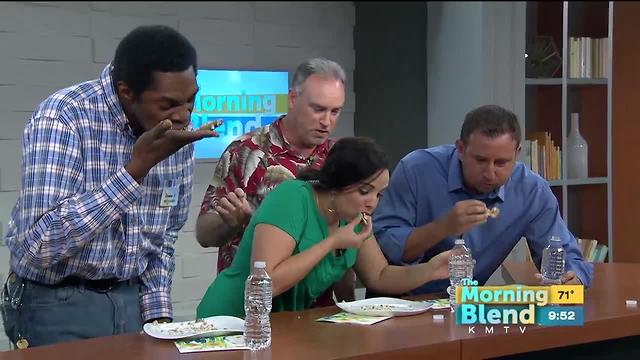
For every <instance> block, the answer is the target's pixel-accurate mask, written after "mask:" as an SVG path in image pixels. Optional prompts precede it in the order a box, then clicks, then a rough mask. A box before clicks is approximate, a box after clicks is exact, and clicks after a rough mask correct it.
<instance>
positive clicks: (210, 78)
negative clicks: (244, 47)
mask: <svg viewBox="0 0 640 360" xmlns="http://www.w3.org/2000/svg"><path fill="white" fill-rule="evenodd" d="M196 81H197V82H198V86H199V87H200V90H199V91H198V94H197V95H196V99H195V102H194V106H193V112H192V113H191V124H192V126H193V128H198V127H200V126H202V125H203V124H205V123H207V122H209V121H214V120H216V119H220V120H222V125H221V126H219V127H218V128H216V131H217V132H218V133H219V134H220V137H217V138H206V139H202V140H199V141H197V142H195V143H194V147H195V158H196V159H219V158H220V155H221V154H222V152H223V151H224V149H226V147H227V146H228V145H229V143H231V141H233V140H234V139H236V138H237V137H238V136H240V135H242V134H244V133H246V132H248V131H251V130H253V129H255V128H258V127H261V126H264V125H267V124H271V123H272V122H274V121H275V120H276V119H277V118H278V117H279V116H280V115H283V114H285V113H286V112H287V92H288V90H289V73H288V72H286V71H246V70H207V69H198V75H197V77H196Z"/></svg>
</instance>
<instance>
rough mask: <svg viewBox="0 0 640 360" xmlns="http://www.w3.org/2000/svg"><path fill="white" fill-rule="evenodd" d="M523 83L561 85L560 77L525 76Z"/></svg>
mask: <svg viewBox="0 0 640 360" xmlns="http://www.w3.org/2000/svg"><path fill="white" fill-rule="evenodd" d="M524 83H525V85H562V79H561V78H526V79H525V80H524Z"/></svg>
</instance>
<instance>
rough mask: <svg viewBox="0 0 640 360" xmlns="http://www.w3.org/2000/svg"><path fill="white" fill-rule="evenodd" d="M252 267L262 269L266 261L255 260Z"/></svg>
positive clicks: (265, 265)
mask: <svg viewBox="0 0 640 360" xmlns="http://www.w3.org/2000/svg"><path fill="white" fill-rule="evenodd" d="M253 267H254V268H256V269H264V268H266V267H267V263H266V262H264V261H256V262H254V263H253Z"/></svg>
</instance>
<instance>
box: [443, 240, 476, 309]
mask: <svg viewBox="0 0 640 360" xmlns="http://www.w3.org/2000/svg"><path fill="white" fill-rule="evenodd" d="M475 264H476V261H475V260H474V259H473V257H472V256H471V249H469V248H468V247H467V246H466V245H465V244H464V239H456V241H455V245H454V246H453V249H452V253H451V256H450V257H449V282H450V283H451V286H450V287H449V305H450V306H451V311H453V310H454V309H455V305H456V287H457V286H458V285H460V283H461V282H462V279H469V280H472V279H473V267H474V266H475Z"/></svg>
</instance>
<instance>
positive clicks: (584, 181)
mask: <svg viewBox="0 0 640 360" xmlns="http://www.w3.org/2000/svg"><path fill="white" fill-rule="evenodd" d="M548 182H549V186H562V185H567V186H575V185H597V184H606V183H608V182H609V178H606V177H592V178H581V179H561V180H549V181H548Z"/></svg>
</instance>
